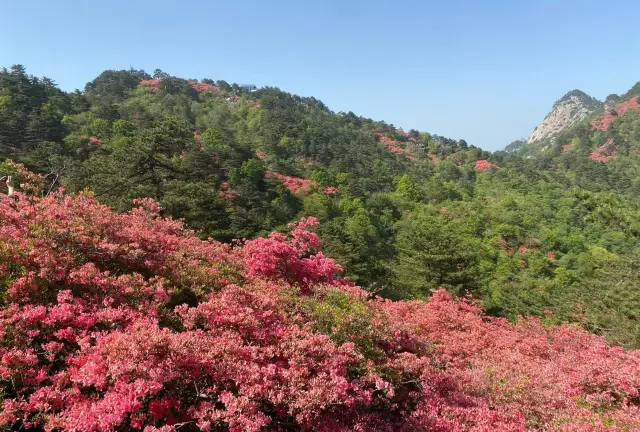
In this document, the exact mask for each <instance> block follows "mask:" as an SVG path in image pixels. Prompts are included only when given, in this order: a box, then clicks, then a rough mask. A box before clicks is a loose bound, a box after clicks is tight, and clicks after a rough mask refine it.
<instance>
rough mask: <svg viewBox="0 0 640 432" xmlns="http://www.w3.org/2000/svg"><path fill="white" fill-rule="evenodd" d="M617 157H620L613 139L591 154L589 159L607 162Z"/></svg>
mask: <svg viewBox="0 0 640 432" xmlns="http://www.w3.org/2000/svg"><path fill="white" fill-rule="evenodd" d="M617 157H618V155H617V154H616V151H615V143H614V140H613V138H609V139H608V140H607V142H606V143H604V144H603V145H601V146H600V147H598V148H597V149H595V150H594V151H592V152H591V153H590V154H589V159H591V160H593V161H596V162H607V161H610V160H613V159H616V158H617Z"/></svg>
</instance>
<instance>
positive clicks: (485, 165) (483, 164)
mask: <svg viewBox="0 0 640 432" xmlns="http://www.w3.org/2000/svg"><path fill="white" fill-rule="evenodd" d="M474 167H475V169H476V170H478V171H487V170H495V169H498V168H500V167H499V166H498V165H496V164H494V163H493V162H489V161H488V160H484V159H478V160H477V161H475V163H474Z"/></svg>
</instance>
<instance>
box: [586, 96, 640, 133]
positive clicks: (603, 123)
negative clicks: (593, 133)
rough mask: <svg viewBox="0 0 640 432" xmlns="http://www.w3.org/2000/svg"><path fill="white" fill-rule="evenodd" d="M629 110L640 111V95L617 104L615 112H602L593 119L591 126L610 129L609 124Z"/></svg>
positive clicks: (598, 128) (603, 129)
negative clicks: (639, 98)
mask: <svg viewBox="0 0 640 432" xmlns="http://www.w3.org/2000/svg"><path fill="white" fill-rule="evenodd" d="M629 110H634V111H640V104H638V96H634V97H632V98H630V99H628V100H626V101H624V102H620V103H618V104H616V107H615V112H614V113H610V112H607V113H605V114H602V115H601V116H600V117H598V118H595V119H593V120H591V128H592V129H595V130H600V131H606V130H608V129H609V126H610V125H611V123H613V122H614V121H615V119H616V118H618V117H622V116H623V115H624V113H625V112H626V111H629Z"/></svg>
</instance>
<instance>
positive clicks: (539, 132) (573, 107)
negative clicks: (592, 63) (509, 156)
mask: <svg viewBox="0 0 640 432" xmlns="http://www.w3.org/2000/svg"><path fill="white" fill-rule="evenodd" d="M603 106H604V104H603V102H601V101H599V100H598V99H596V98H594V97H592V96H590V95H588V94H586V93H585V92H583V91H582V90H578V89H574V90H571V91H569V92H568V93H567V94H565V95H564V96H562V97H561V98H560V99H558V100H557V101H556V102H555V103H554V104H553V106H552V109H551V112H550V113H549V114H547V115H546V116H545V118H544V119H543V120H542V122H541V123H540V124H539V125H538V126H537V127H536V128H535V129H534V130H533V132H532V133H531V135H530V136H529V138H528V139H527V143H529V144H532V143H542V142H544V141H547V140H552V139H553V138H554V136H556V135H557V134H558V133H559V132H561V131H563V130H566V129H568V128H570V127H572V126H575V125H576V124H578V123H579V122H581V121H582V120H584V119H585V118H587V117H589V116H591V115H592V114H594V113H595V112H596V111H597V110H599V109H600V108H602V107H603Z"/></svg>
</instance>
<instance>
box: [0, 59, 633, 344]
mask: <svg viewBox="0 0 640 432" xmlns="http://www.w3.org/2000/svg"><path fill="white" fill-rule="evenodd" d="M632 97H633V94H627V95H624V96H623V97H621V98H622V99H621V100H622V101H623V102H624V101H625V100H628V99H631V98H632ZM631 100H633V99H631ZM381 103H383V101H381ZM626 104H627V105H621V107H622V108H619V109H618V112H616V113H613V112H608V111H607V112H604V113H598V114H597V115H598V118H597V119H595V120H594V121H593V122H591V123H590V120H591V119H587V120H585V121H583V122H582V123H580V124H579V125H578V126H576V127H575V128H573V129H572V130H571V131H566V132H564V133H563V135H562V136H559V137H558V138H557V139H556V140H555V141H554V143H553V144H552V145H549V146H548V147H547V148H546V150H544V151H543V150H541V149H542V148H543V147H542V146H540V145H536V146H531V145H529V144H524V145H521V146H519V147H518V149H517V150H515V151H512V152H497V153H494V154H490V153H488V152H485V151H482V150H480V149H479V148H476V147H473V146H469V145H467V143H466V142H464V141H462V140H460V141H456V140H452V139H447V138H444V137H440V136H437V135H431V134H429V133H427V132H419V131H416V130H410V131H406V132H405V131H403V130H400V129H398V128H395V127H393V126H392V125H389V124H386V123H384V122H381V121H374V120H371V119H366V118H362V117H358V116H356V115H354V114H353V113H351V112H349V113H342V112H341V113H335V112H332V111H331V110H330V109H329V108H328V107H326V106H325V105H324V104H323V103H322V102H320V101H319V100H317V99H315V98H313V97H299V96H295V95H291V94H289V93H286V92H283V91H281V90H279V89H277V88H269V87H266V88H260V89H253V88H251V87H249V86H241V85H237V84H233V85H230V84H228V83H226V82H224V81H220V80H213V79H199V80H193V79H181V78H178V77H173V76H170V75H168V74H166V73H164V72H162V71H160V70H157V71H155V72H154V73H153V74H152V75H150V74H147V73H145V72H144V71H137V70H124V71H105V72H103V73H102V74H101V75H100V76H98V77H97V78H96V79H95V80H93V81H91V82H89V83H87V85H86V87H85V89H84V90H83V91H76V92H73V93H65V92H63V91H61V90H60V89H58V88H57V87H56V85H55V84H54V82H53V81H51V80H49V79H46V78H42V79H38V78H36V77H33V76H30V75H28V74H27V72H26V71H25V70H24V68H22V67H20V66H14V67H12V68H10V69H7V70H3V71H2V72H0V156H1V157H2V158H3V159H6V160H9V159H10V160H11V161H13V162H16V163H21V164H24V165H25V166H26V167H27V168H28V169H29V170H30V171H32V172H36V173H40V174H42V175H43V176H44V178H45V183H44V184H43V186H42V189H41V190H40V191H39V193H40V195H46V194H48V193H51V192H53V191H56V190H57V189H58V188H59V187H63V188H64V189H65V190H66V192H67V193H75V192H79V191H82V190H85V189H87V190H88V191H90V193H91V194H92V195H93V197H94V198H95V199H97V200H98V201H100V202H102V203H105V204H107V205H109V206H110V207H111V208H113V209H114V210H116V211H118V212H125V211H129V210H131V208H132V206H133V200H134V199H136V198H152V199H153V200H155V201H157V202H158V203H159V204H160V206H161V208H162V214H163V215H164V216H171V217H173V218H180V219H183V220H184V222H185V224H186V225H187V226H189V227H190V228H192V229H194V230H195V233H196V235H197V236H198V237H200V238H202V239H206V238H213V239H215V240H218V241H223V242H230V241H232V240H233V239H250V238H256V237H259V236H264V235H267V234H268V233H269V232H270V231H272V230H277V231H284V230H286V226H287V224H288V223H289V222H291V221H293V220H297V219H299V218H301V217H305V216H314V217H315V218H317V219H318V221H319V222H320V225H319V226H317V227H315V228H314V230H315V232H317V234H318V235H319V237H320V238H321V239H322V242H323V244H324V253H325V254H326V255H327V256H329V257H331V258H334V259H335V260H336V261H337V263H338V264H340V265H341V266H342V268H343V269H344V274H345V275H346V276H348V277H349V278H350V279H351V280H352V281H354V282H355V283H357V284H358V285H360V286H362V287H363V288H364V289H366V290H367V291H369V292H371V293H375V294H377V295H381V296H383V297H387V298H391V299H423V298H427V297H429V295H430V293H431V291H432V290H433V289H435V288H438V287H444V288H446V289H447V290H448V291H449V292H451V293H452V294H454V295H456V296H464V295H465V294H467V293H470V294H471V295H473V297H475V298H478V299H481V300H482V304H483V307H484V310H485V311H486V312H487V313H489V314H490V315H494V316H499V317H506V318H508V319H510V320H515V319H517V317H518V316H520V315H534V316H540V315H544V316H545V317H546V318H545V322H547V323H560V322H570V323H576V324H579V325H581V326H583V327H584V328H585V329H587V330H588V331H591V332H594V333H596V334H600V335H604V336H606V337H607V338H609V340H610V341H612V342H615V343H616V344H620V345H623V346H626V347H639V346H640V324H639V321H638V320H639V319H640V290H638V284H637V280H638V276H639V275H640V269H639V268H638V264H637V263H638V257H639V255H640V243H639V242H638V236H639V235H640V225H639V224H640V222H639V221H640V208H639V207H638V205H637V202H638V201H637V198H638V195H639V194H640V184H639V182H640V180H639V179H640V177H639V176H638V167H639V166H640V165H639V164H638V159H637V153H638V151H640V119H638V112H637V111H636V110H635V109H628V106H630V105H629V104H630V102H627V103H626ZM631 104H633V103H632V102H631ZM600 116H601V117H600ZM605 125H606V127H605ZM2 175H13V176H14V177H15V178H16V179H17V182H16V183H20V182H23V179H21V174H20V173H19V172H17V171H16V168H15V167H14V165H11V164H10V163H9V162H5V163H4V164H3V165H0V176H2ZM18 189H20V188H18Z"/></svg>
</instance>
